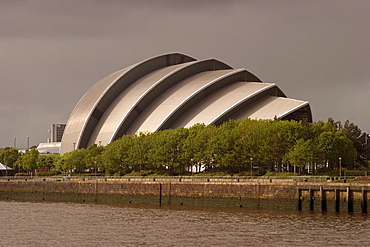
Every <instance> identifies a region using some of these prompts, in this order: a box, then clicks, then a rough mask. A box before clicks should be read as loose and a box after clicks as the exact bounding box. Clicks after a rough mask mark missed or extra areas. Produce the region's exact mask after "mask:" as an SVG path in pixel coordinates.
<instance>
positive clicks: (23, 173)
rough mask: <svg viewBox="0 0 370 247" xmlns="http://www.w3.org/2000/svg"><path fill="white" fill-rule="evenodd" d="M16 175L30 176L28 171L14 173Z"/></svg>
mask: <svg viewBox="0 0 370 247" xmlns="http://www.w3.org/2000/svg"><path fill="white" fill-rule="evenodd" d="M14 176H17V177H18V176H19V177H24V176H29V175H28V173H26V172H18V173H16V174H14Z"/></svg>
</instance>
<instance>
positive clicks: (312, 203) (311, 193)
mask: <svg viewBox="0 0 370 247" xmlns="http://www.w3.org/2000/svg"><path fill="white" fill-rule="evenodd" d="M308 194H309V195H310V199H309V203H310V211H314V199H315V197H314V190H313V189H311V188H310V189H309V190H308Z"/></svg>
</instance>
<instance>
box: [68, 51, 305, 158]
mask: <svg viewBox="0 0 370 247" xmlns="http://www.w3.org/2000/svg"><path fill="white" fill-rule="evenodd" d="M247 117H249V118H253V119H254V118H257V119H274V118H278V119H284V120H286V119H288V120H289V119H295V120H303V119H305V120H307V121H312V114H311V109H310V106H309V104H308V102H307V101H301V100H295V99H290V98H287V97H286V96H285V95H284V93H283V92H282V91H281V90H280V89H279V88H278V87H277V86H276V85H275V84H273V83H264V82H262V81H261V80H260V79H259V78H258V77H256V76H255V75H253V74H252V73H250V72H249V71H247V70H245V69H233V68H232V67H230V66H229V65H227V64H225V63H223V62H221V61H218V60H215V59H205V60H200V61H197V60H195V59H194V58H192V57H189V56H187V55H183V54H180V53H172V54H166V55H161V56H158V57H154V58H151V59H148V60H145V61H143V62H141V63H138V64H135V65H132V66H130V67H127V68H125V69H122V70H120V71H117V72H115V73H113V74H111V75H109V76H108V77H106V78H104V79H103V80H101V81H99V82H98V83H97V84H95V85H94V86H93V87H92V88H91V89H90V90H89V91H88V92H87V93H86V94H85V95H84V96H83V97H82V98H81V100H80V101H79V102H78V104H77V105H76V107H75V109H74V110H73V112H72V114H71V116H70V118H69V120H68V122H67V126H66V129H65V132H64V135H63V139H62V147H61V153H66V152H69V151H72V150H73V149H74V148H86V147H88V146H90V145H92V144H94V143H96V144H102V145H107V144H108V143H110V142H112V141H114V140H116V139H118V138H120V137H121V136H123V135H126V134H135V133H137V132H140V131H150V132H152V131H158V130H164V129H168V128H178V127H182V126H184V127H190V126H192V125H194V124H196V123H205V124H216V125H219V124H222V123H223V122H225V121H227V120H229V119H239V118H247Z"/></svg>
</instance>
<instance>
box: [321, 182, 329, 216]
mask: <svg viewBox="0 0 370 247" xmlns="http://www.w3.org/2000/svg"><path fill="white" fill-rule="evenodd" d="M320 197H321V211H322V212H326V211H328V208H327V202H326V191H325V190H324V189H323V188H322V186H320Z"/></svg>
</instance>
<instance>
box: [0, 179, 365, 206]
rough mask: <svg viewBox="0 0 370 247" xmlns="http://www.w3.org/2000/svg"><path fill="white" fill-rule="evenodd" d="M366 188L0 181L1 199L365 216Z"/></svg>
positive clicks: (263, 182)
mask: <svg viewBox="0 0 370 247" xmlns="http://www.w3.org/2000/svg"><path fill="white" fill-rule="evenodd" d="M369 194H370V184H352V183H332V182H296V181H293V180H290V179H281V180H271V179H245V180H243V181H239V180H236V179H235V180H228V181H222V180H220V181H218V180H217V179H214V180H209V179H207V180H204V181H193V180H186V179H181V178H179V179H173V178H172V179H92V178H90V179H65V180H64V179H63V180H59V181H58V180H56V179H17V180H0V200H20V201H53V202H80V203H83V202H92V203H114V204H152V205H155V204H156V205H179V206H208V207H240V208H256V209H281V210H304V211H308V210H309V211H332V212H355V213H367V212H368V205H369V203H368V201H369V198H370V195H369Z"/></svg>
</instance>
